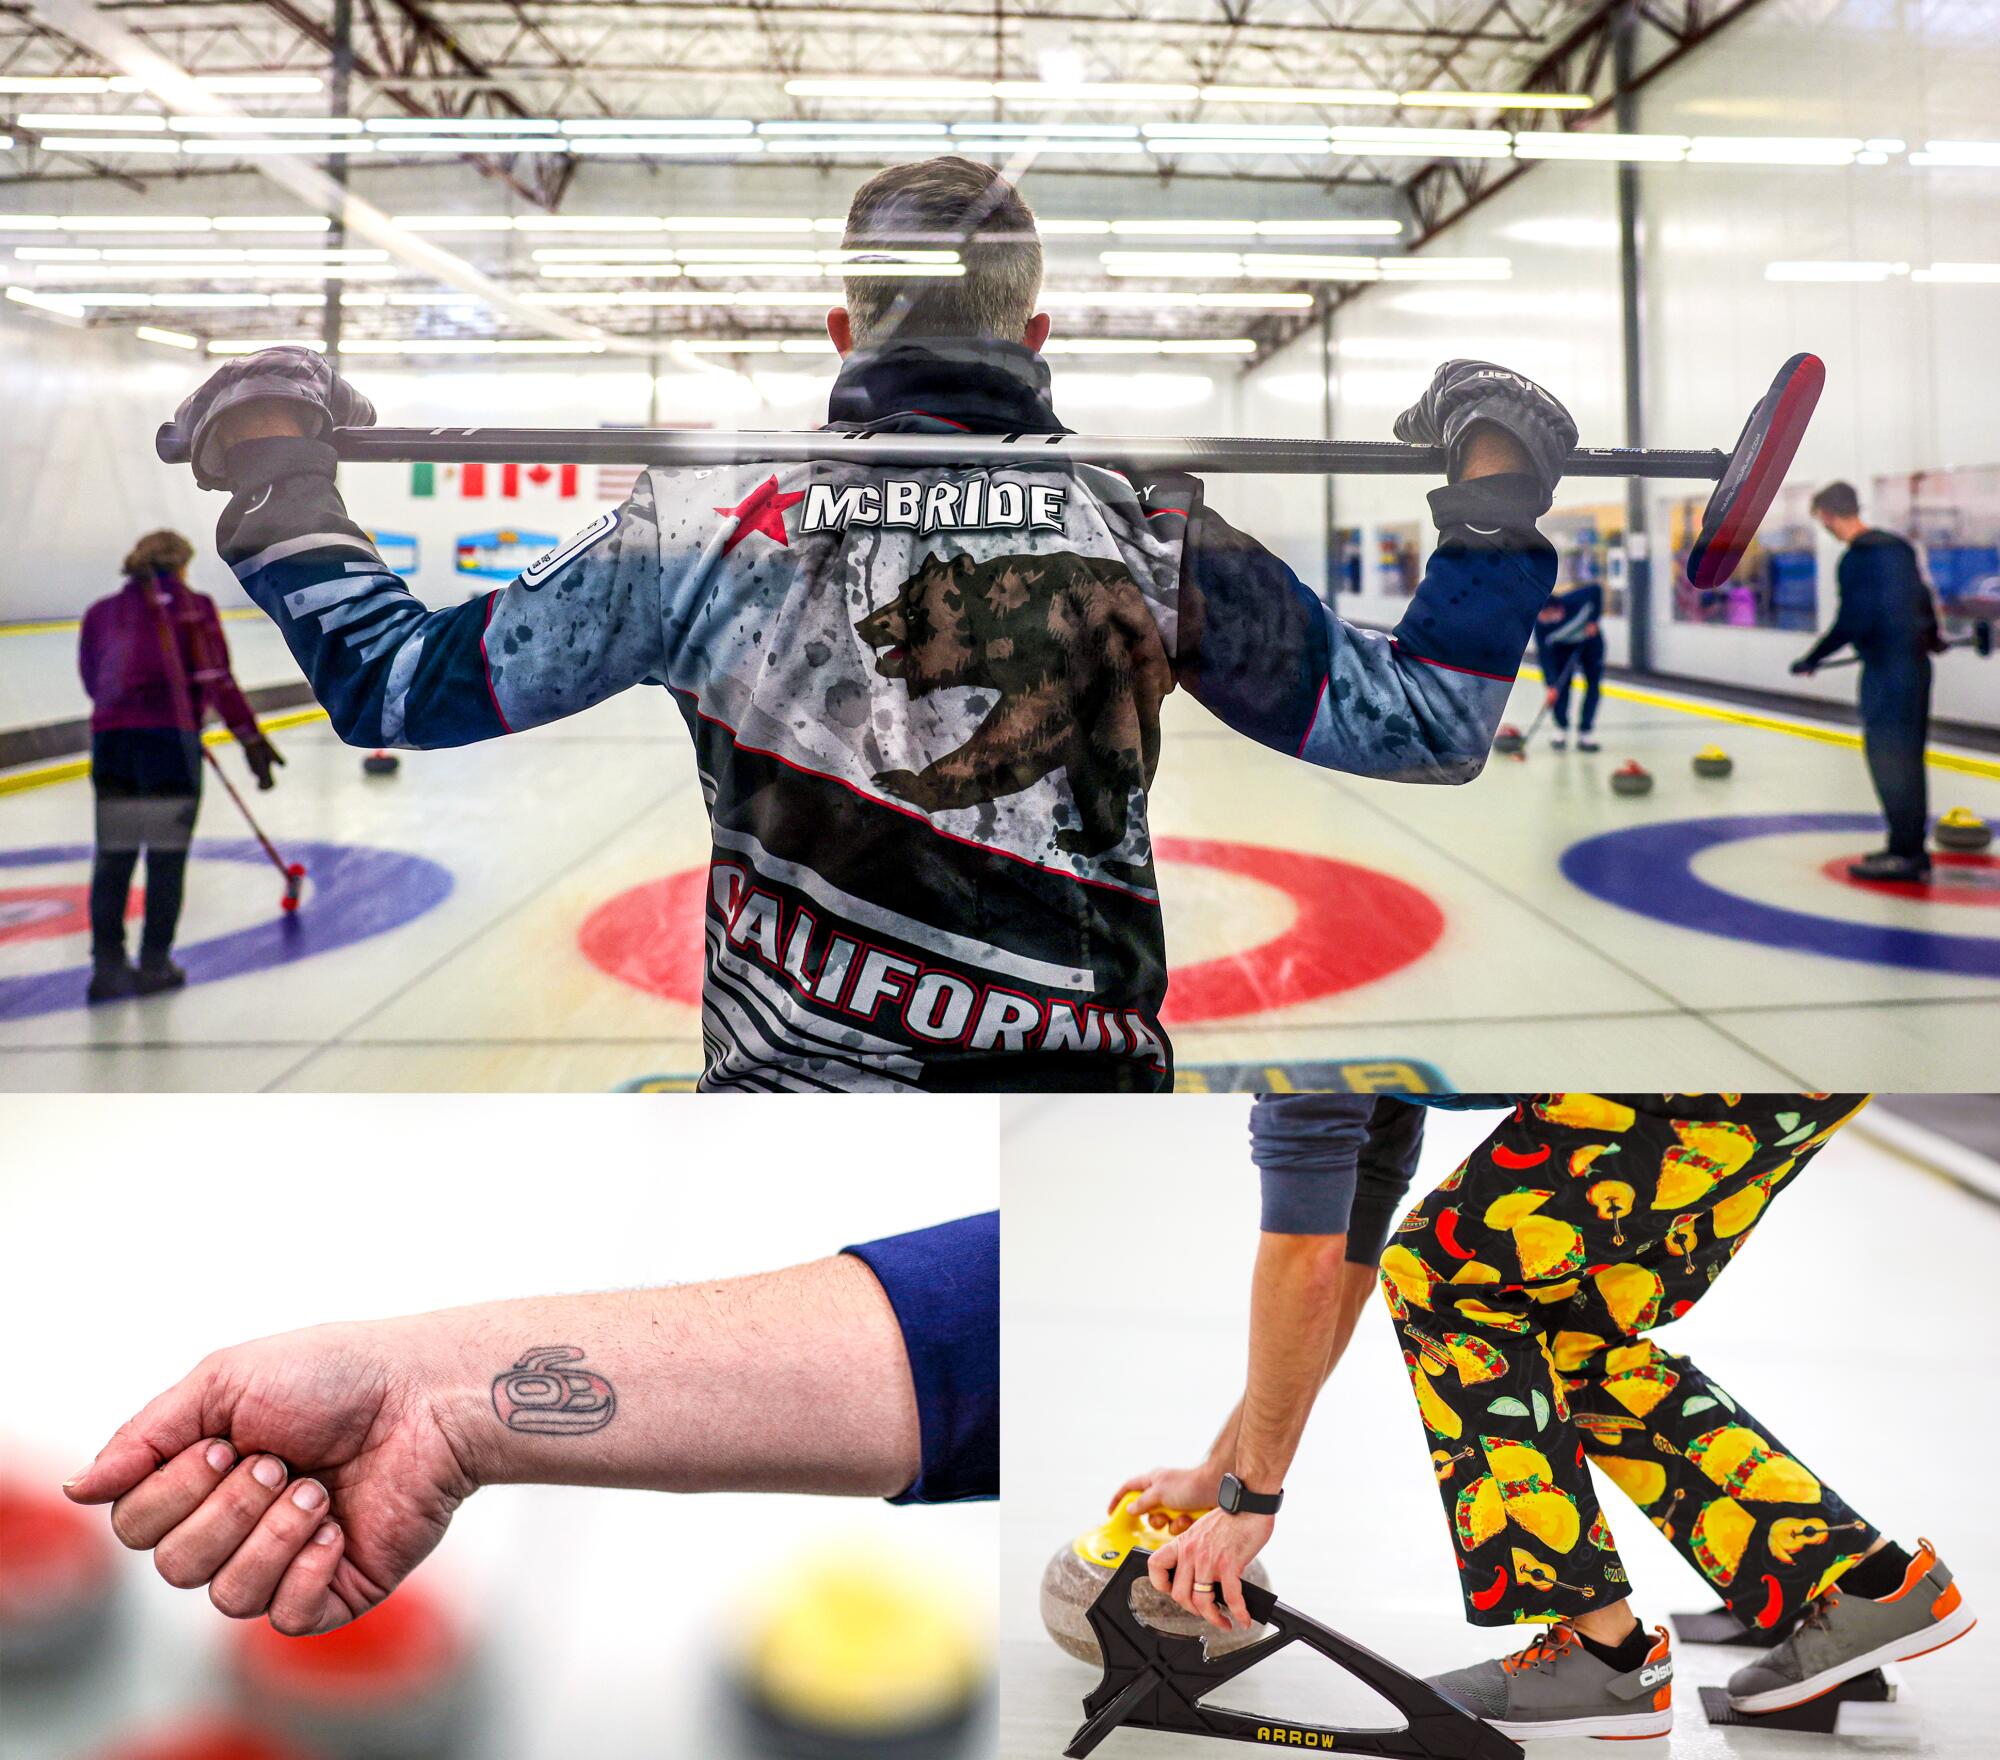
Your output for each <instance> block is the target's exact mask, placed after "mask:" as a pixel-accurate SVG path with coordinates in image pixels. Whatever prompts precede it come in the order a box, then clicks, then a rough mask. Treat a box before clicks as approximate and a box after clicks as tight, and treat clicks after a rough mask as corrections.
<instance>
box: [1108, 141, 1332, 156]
mask: <svg viewBox="0 0 2000 1760" xmlns="http://www.w3.org/2000/svg"><path fill="white" fill-rule="evenodd" d="M1146 150H1147V151H1148V152H1149V153H1157V154H1158V155H1159V156H1160V157H1161V158H1166V157H1167V156H1169V155H1170V154H1174V153H1209V154H1214V155H1217V156H1222V155H1227V156H1229V157H1231V158H1243V157H1249V156H1257V155H1270V154H1277V153H1289V154H1291V155H1293V156H1294V157H1298V158H1311V157H1314V156H1316V155H1319V156H1323V155H1325V154H1327V153H1331V152H1332V151H1333V148H1332V146H1331V145H1329V144H1328V143H1327V141H1325V140H1324V139H1321V140H1308V139H1300V140H1279V141H1274V140H1236V139H1226V140H1207V139H1202V140H1180V139H1166V140H1149V141H1148V142H1147V143H1146Z"/></svg>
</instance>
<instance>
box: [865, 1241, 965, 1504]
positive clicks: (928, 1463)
mask: <svg viewBox="0 0 2000 1760" xmlns="http://www.w3.org/2000/svg"><path fill="white" fill-rule="evenodd" d="M841 1251H843V1252H846V1253H852V1254H853V1255H854V1256H855V1257H856V1258H857V1259H859V1260H860V1261H861V1262H862V1263H863V1264H864V1265H866V1266H867V1267H868V1269H869V1270H870V1271H872V1272H874V1273H875V1277H876V1281H877V1282H879V1283H880V1284H881V1285H882V1288H883V1291H884V1292H885V1293H886V1294H887V1296H888V1298H889V1306H890V1307H892V1308H893V1309H895V1311H896V1323H897V1325H899V1326H900V1327H902V1329H903V1348H904V1349H905V1350H907V1351H908V1352H909V1355H910V1379H911V1380H912V1381H913V1382H914V1383H915V1384H916V1389H917V1420H918V1430H919V1434H920V1435H921V1437H922V1443H923V1465H922V1467H921V1469H920V1470H919V1471H918V1473H917V1476H916V1478H915V1479H914V1480H912V1481H911V1482H910V1484H909V1485H908V1486H907V1487H905V1489H904V1490H903V1492H902V1493H901V1494H900V1495H899V1496H896V1497H892V1498H890V1499H889V1501H890V1502H891V1503H961V1502H964V1501H966V1500H967V1499H971V1498H984V1497H998V1496H999V1495H1000V1213H999V1211H997V1210H989V1211H987V1213H986V1214H985V1215H983V1216H966V1217H961V1218H960V1219H959V1220H958V1221H956V1222H941V1223H939V1224H938V1225H937V1227H935V1228H920V1229H917V1230H915V1231H914V1232H913V1233H910V1234H898V1235H891V1236H890V1237H889V1238H888V1239H887V1240H879V1241H870V1242H868V1243H867V1245H865V1246H859V1247H843V1248H842V1249H841Z"/></svg>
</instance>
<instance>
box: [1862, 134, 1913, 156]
mask: <svg viewBox="0 0 2000 1760" xmlns="http://www.w3.org/2000/svg"><path fill="white" fill-rule="evenodd" d="M1861 144H1862V145H1863V146H1864V147H1866V148H1867V149H1868V151H1869V152H1871V153H1900V152H1902V151H1903V150H1904V149H1905V147H1907V146H1908V144H1909V143H1908V142H1907V141H1901V140H1897V139H1896V138H1895V137H1894V136H1893V135H1877V136H1875V137H1874V138H1873V139H1870V140H1865V141H1863V142H1862V143H1861Z"/></svg>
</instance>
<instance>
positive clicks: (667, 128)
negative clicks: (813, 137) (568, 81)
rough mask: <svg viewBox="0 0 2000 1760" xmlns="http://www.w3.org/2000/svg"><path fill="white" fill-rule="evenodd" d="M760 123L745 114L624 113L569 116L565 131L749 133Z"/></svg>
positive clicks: (595, 132) (571, 132)
mask: <svg viewBox="0 0 2000 1760" xmlns="http://www.w3.org/2000/svg"><path fill="white" fill-rule="evenodd" d="M756 126H757V125H756V124H755V123H753V122H751V121H749V120H748V119H747V118H745V117H741V116H701V117H680V118H670V119H667V120H664V121H658V122H653V121H645V120H642V119H639V118H633V117H621V116H585V117H569V116H566V117H564V118H563V121H562V129H563V132H564V133H565V134H619V135H625V134H632V135H638V134H749V133H750V132H751V131H752V130H753V129H754V128H755V127H756Z"/></svg>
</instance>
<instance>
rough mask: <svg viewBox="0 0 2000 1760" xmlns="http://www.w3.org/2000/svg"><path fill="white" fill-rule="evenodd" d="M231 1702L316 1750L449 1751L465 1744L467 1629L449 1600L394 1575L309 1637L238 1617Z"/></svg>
mask: <svg viewBox="0 0 2000 1760" xmlns="http://www.w3.org/2000/svg"><path fill="white" fill-rule="evenodd" d="M230 1664H231V1674H232V1675H233V1677H234V1685H235V1689H236V1706H237V1709H239V1710H240V1711H241V1712H242V1713H243V1715H244V1716H246V1717H247V1718H249V1720H250V1721H251V1722H252V1723H254V1724H256V1725H257V1726H258V1727H259V1728H262V1729H268V1730H272V1731H274V1732H275V1733H277V1734H278V1735H281V1736H283V1737H286V1738H287V1739H289V1740H291V1741H295V1742H297V1743H299V1744H300V1745H301V1746H302V1747H305V1748H307V1749H309V1750H310V1751H311V1752H313V1753H315V1754H318V1755H320V1756H322V1760H450V1757H451V1756H454V1755H459V1754H464V1753H468V1752H471V1751H472V1750H471V1747H470V1746H469V1743H468V1738H469V1736H470V1734H471V1731H472V1727H473V1723H474V1719H475V1706H474V1699H475V1695H476V1693H477V1690H478V1682H477V1666H478V1664H477V1657H476V1655H475V1646H474V1643H473V1635H472V1633H471V1631H470V1630H469V1629H468V1628H467V1626H466V1624H465V1622H464V1621H463V1619H462V1618H461V1617H460V1615H459V1614H458V1612H457V1610H456V1609H455V1608H454V1607H453V1606H451V1605H450V1604H448V1603H446V1602H444V1601H442V1600H440V1599H439V1598H438V1597H437V1596H435V1595H433V1594H431V1593H429V1592H427V1591H426V1589H425V1588H424V1586H423V1585H422V1584H421V1583H416V1584H411V1583H404V1584H403V1585H402V1586H401V1587H399V1588H398V1589H397V1590H396V1592H395V1593H394V1594H393V1595H391V1596H390V1597H389V1598H388V1599H387V1600H386V1601H384V1602H383V1603H382V1604H381V1605H380V1606H379V1607H376V1608H374V1609H372V1610H371V1611H370V1612H369V1613H368V1614H367V1615H365V1616H364V1617H363V1618H361V1619H357V1620H355V1621H353V1622H352V1623H351V1624H349V1625H344V1626H339V1627H337V1628H335V1629H334V1630H333V1631H330V1632H323V1633H321V1634H320V1635H319V1636H318V1637H313V1638H287V1637H284V1636H283V1635H281V1634H280V1633H279V1632H277V1631H276V1630H275V1629H273V1627H272V1626H271V1625H270V1624H269V1622H268V1621H265V1620H255V1621H247V1620H246V1621H245V1622H244V1623H243V1625H242V1626H241V1627H240V1628H239V1630H238V1631H237V1632H236V1634H235V1636H234V1643H233V1646H232V1649H231V1653H230Z"/></svg>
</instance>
